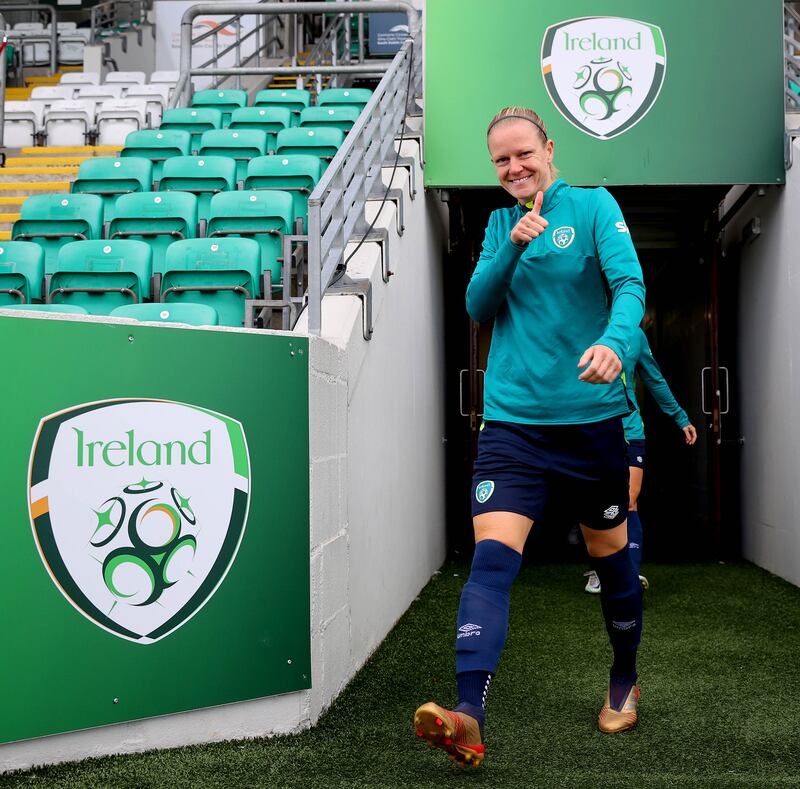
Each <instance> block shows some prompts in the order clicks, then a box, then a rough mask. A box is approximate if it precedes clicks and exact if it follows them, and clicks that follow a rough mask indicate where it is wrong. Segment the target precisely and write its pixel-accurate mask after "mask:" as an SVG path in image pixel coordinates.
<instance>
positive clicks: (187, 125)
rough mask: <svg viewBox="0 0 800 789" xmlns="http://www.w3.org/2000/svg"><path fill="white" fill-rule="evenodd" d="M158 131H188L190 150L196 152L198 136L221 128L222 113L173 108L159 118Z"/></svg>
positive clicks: (202, 109)
mask: <svg viewBox="0 0 800 789" xmlns="http://www.w3.org/2000/svg"><path fill="white" fill-rule="evenodd" d="M158 128H159V129H161V130H162V131H163V130H166V129H180V130H182V131H188V132H189V133H190V134H191V135H192V150H193V151H196V150H197V145H198V143H199V142H200V136H201V135H202V133H203V132H205V131H209V130H210V129H221V128H222V112H221V111H220V110H215V109H207V108H203V107H200V108H199V109H192V108H191V107H175V108H174V109H169V110H164V114H163V115H162V116H161V125H160V126H159V127H158Z"/></svg>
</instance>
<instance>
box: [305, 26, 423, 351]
mask: <svg viewBox="0 0 800 789" xmlns="http://www.w3.org/2000/svg"><path fill="white" fill-rule="evenodd" d="M415 13H416V12H415ZM409 29H410V30H411V31H412V33H413V32H414V27H412V26H411V25H409ZM421 62H422V53H421V52H419V51H418V43H417V42H415V40H414V39H413V38H409V39H408V40H407V41H406V42H405V43H404V44H403V46H402V48H401V50H400V52H398V53H397V55H395V57H394V59H393V60H392V62H391V65H390V67H389V70H388V71H387V72H386V74H385V75H384V77H383V79H382V80H381V82H380V84H379V85H378V87H377V88H376V90H375V92H374V93H373V95H372V98H371V99H370V101H369V103H368V104H367V106H366V107H365V108H364V110H363V112H362V113H361V115H360V116H359V119H358V121H357V122H356V124H355V125H354V126H353V128H352V129H351V130H350V132H349V133H348V135H347V137H346V139H345V141H344V144H343V145H342V147H341V148H340V149H339V151H338V152H337V154H336V156H335V157H334V158H333V161H331V163H330V166H329V167H328V169H327V170H326V171H325V174H324V175H323V176H322V178H321V179H320V181H319V183H318V184H317V186H316V187H315V189H314V191H313V192H312V193H311V196H310V197H309V199H308V329H309V332H310V333H311V334H319V333H320V332H321V331H322V297H323V296H324V295H325V291H326V290H327V288H328V286H329V285H330V284H331V281H332V280H333V279H334V277H335V276H339V275H341V274H342V273H343V271H344V269H345V267H346V261H345V260H344V252H345V248H346V246H347V244H348V242H349V241H351V240H352V239H353V237H354V236H358V235H362V236H364V235H365V233H364V230H363V225H364V224H365V220H364V208H365V205H366V202H367V200H368V199H370V197H371V195H372V193H373V190H374V189H375V186H376V184H378V185H379V186H380V188H382V182H381V180H380V177H381V169H382V168H383V167H384V165H386V164H387V155H388V154H389V153H390V151H391V152H392V153H393V152H394V142H395V137H396V135H397V133H398V132H399V131H400V130H401V129H402V128H403V125H404V122H405V116H406V114H407V111H408V108H409V107H408V105H409V104H410V103H411V102H413V100H414V98H415V97H416V95H418V91H419V90H420V88H421V86H422V69H421ZM385 252H386V250H384V253H385ZM365 336H366V333H365Z"/></svg>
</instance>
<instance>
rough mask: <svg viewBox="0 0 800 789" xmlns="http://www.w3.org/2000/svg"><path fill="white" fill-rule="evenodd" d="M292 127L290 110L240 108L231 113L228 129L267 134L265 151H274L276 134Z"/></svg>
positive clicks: (283, 108)
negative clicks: (250, 130)
mask: <svg viewBox="0 0 800 789" xmlns="http://www.w3.org/2000/svg"><path fill="white" fill-rule="evenodd" d="M291 125H292V113H291V110H288V109H286V107H241V108H240V109H238V110H234V111H233V112H232V113H231V120H230V123H229V124H228V129H230V130H231V131H234V130H236V131H239V130H241V129H258V130H259V131H264V132H266V133H267V150H268V151H274V150H275V145H276V140H277V137H278V132H279V131H281V130H283V129H288V128H289V127H290V126H291Z"/></svg>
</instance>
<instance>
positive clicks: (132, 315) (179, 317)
mask: <svg viewBox="0 0 800 789" xmlns="http://www.w3.org/2000/svg"><path fill="white" fill-rule="evenodd" d="M0 309H4V310H33V311H34V312H60V313H63V314H72V315H88V314H89V310H87V309H85V308H84V307H79V306H77V305H75V304H0ZM109 315H110V316H111V317H112V318H128V319H132V320H137V321H149V322H155V323H181V324H189V325H190V326H217V325H218V324H219V316H218V315H217V311H216V310H215V309H214V308H213V307H209V306H208V305H207V304H195V303H193V302H182V303H180V304H163V303H155V304H153V303H141V304H124V305H123V306H122V307H115V308H114V309H113V310H111V312H110V313H109Z"/></svg>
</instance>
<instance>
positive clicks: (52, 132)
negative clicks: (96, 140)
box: [44, 99, 95, 146]
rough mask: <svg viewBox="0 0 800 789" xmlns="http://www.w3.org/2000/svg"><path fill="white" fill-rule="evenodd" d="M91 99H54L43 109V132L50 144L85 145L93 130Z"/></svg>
mask: <svg viewBox="0 0 800 789" xmlns="http://www.w3.org/2000/svg"><path fill="white" fill-rule="evenodd" d="M94 115H95V103H94V101H93V100H91V99H81V100H77V99H75V100H73V101H56V102H54V103H53V104H51V105H50V106H49V107H48V108H47V109H46V110H45V111H44V134H45V137H46V139H47V144H48V145H52V146H70V145H87V144H88V142H89V135H90V134H92V132H93V131H94Z"/></svg>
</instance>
